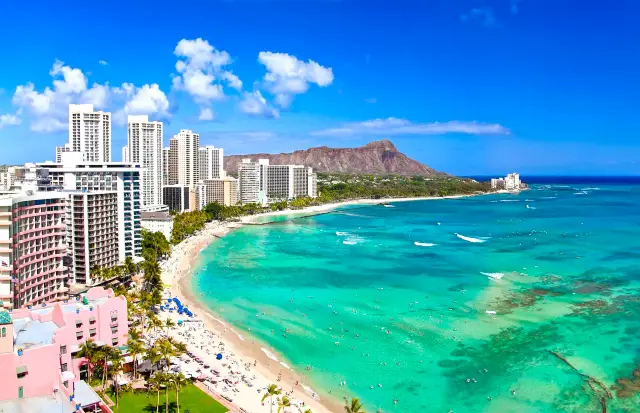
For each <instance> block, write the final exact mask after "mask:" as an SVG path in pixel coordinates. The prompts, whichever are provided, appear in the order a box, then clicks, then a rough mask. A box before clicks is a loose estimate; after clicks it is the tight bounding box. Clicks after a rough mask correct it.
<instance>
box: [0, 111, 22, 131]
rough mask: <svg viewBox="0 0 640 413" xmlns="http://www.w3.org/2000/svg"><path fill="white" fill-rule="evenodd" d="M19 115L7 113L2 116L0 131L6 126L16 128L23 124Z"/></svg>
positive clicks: (0, 116) (0, 118)
mask: <svg viewBox="0 0 640 413" xmlns="http://www.w3.org/2000/svg"><path fill="white" fill-rule="evenodd" d="M18 115H19V113H16V114H12V113H5V114H4V115H0V129H2V128H4V127H5V126H16V125H19V124H21V123H22V119H21V118H20V117H19V116H18Z"/></svg>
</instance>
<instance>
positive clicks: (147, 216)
mask: <svg viewBox="0 0 640 413" xmlns="http://www.w3.org/2000/svg"><path fill="white" fill-rule="evenodd" d="M142 228H144V229H146V230H147V231H150V232H161V233H162V235H164V237H165V238H166V239H167V240H170V239H171V231H172V230H173V217H172V216H171V215H170V214H169V213H168V212H146V211H142Z"/></svg>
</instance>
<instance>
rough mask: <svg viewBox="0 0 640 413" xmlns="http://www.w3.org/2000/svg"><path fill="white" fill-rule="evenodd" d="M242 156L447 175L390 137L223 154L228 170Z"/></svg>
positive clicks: (320, 167) (351, 169)
mask: <svg viewBox="0 0 640 413" xmlns="http://www.w3.org/2000/svg"><path fill="white" fill-rule="evenodd" d="M243 158H251V159H254V160H255V159H269V163H271V164H294V165H305V166H310V167H312V168H313V170H314V172H333V173H351V174H372V175H386V174H396V175H405V176H413V175H420V176H446V174H445V173H443V172H439V171H436V170H435V169H433V168H431V167H429V166H427V165H424V164H422V163H420V162H418V161H416V160H414V159H411V158H409V157H408V156H406V155H405V154H403V153H402V152H400V151H399V150H398V148H396V146H395V145H394V144H393V142H391V141H390V140H387V139H383V140H377V141H371V142H369V143H367V144H365V145H363V146H359V147H356V148H330V147H328V146H318V147H314V148H309V149H300V150H296V151H293V152H289V153H280V154H268V153H256V154H248V155H229V156H225V157H224V167H225V170H226V171H228V172H229V173H231V174H235V173H236V172H237V171H238V163H240V162H241V160H242V159H243Z"/></svg>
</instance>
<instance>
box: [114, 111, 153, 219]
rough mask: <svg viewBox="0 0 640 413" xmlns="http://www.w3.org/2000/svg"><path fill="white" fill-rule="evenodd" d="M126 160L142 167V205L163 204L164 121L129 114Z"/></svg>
mask: <svg viewBox="0 0 640 413" xmlns="http://www.w3.org/2000/svg"><path fill="white" fill-rule="evenodd" d="M127 125H128V127H127V146H126V147H125V148H127V149H126V151H125V150H124V149H123V157H124V154H125V152H126V155H127V159H123V161H124V162H129V163H137V164H140V166H141V167H142V179H141V183H142V206H143V207H148V206H152V205H161V204H162V122H158V121H153V122H149V117H148V116H146V115H142V116H129V117H128V119H127Z"/></svg>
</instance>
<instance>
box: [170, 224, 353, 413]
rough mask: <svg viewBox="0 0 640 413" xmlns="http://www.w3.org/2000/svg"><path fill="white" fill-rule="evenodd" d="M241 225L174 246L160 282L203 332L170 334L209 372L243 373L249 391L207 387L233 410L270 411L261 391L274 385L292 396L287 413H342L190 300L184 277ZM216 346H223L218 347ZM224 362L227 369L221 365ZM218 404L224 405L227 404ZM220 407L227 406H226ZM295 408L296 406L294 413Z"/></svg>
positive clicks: (191, 329) (212, 229) (190, 327)
mask: <svg viewBox="0 0 640 413" xmlns="http://www.w3.org/2000/svg"><path fill="white" fill-rule="evenodd" d="M239 226H242V224H241V223H219V222H211V223H209V224H207V226H206V228H205V229H204V230H203V231H202V232H201V233H200V234H198V235H196V236H194V237H191V238H189V239H187V240H185V241H184V242H182V243H180V244H179V245H177V246H176V247H175V248H174V250H173V251H172V256H171V258H170V259H169V260H168V261H167V262H165V263H163V265H162V270H163V271H162V274H163V282H164V283H165V284H167V285H168V286H169V292H170V295H171V296H172V297H179V299H180V301H181V302H182V303H183V304H184V305H187V306H188V307H189V308H190V309H191V311H192V312H194V313H195V314H196V317H194V318H195V319H197V320H201V321H202V323H201V324H202V326H201V327H198V326H196V324H200V323H191V322H190V323H185V327H176V328H174V329H173V330H172V331H171V332H170V334H171V335H172V336H174V337H175V338H177V339H180V340H181V341H183V342H185V343H186V344H187V347H188V348H189V351H191V352H192V353H194V354H196V355H198V356H199V357H200V358H202V359H203V360H205V362H206V363H207V364H208V365H209V366H211V367H212V368H215V369H217V370H218V371H227V367H232V366H233V370H234V371H241V372H242V375H244V376H246V377H247V378H253V380H250V383H251V384H252V387H248V385H247V384H246V383H245V382H243V381H240V382H239V383H238V385H236V386H235V388H236V389H237V390H238V392H234V391H232V390H229V391H227V392H225V391H223V390H222V389H223V388H224V387H225V386H218V388H213V387H211V386H210V389H211V390H212V393H213V394H214V396H217V397H216V398H217V399H219V400H220V398H219V397H220V395H225V396H227V397H230V398H231V399H232V400H233V402H232V404H233V406H234V407H236V409H235V410H237V411H240V408H242V409H244V410H245V411H246V412H250V413H253V412H265V413H266V412H270V411H271V409H270V405H269V399H267V400H265V402H264V404H263V403H262V402H261V399H262V395H263V394H264V388H266V387H267V386H269V385H270V384H276V385H278V387H280V388H281V389H282V392H283V395H284V394H285V392H290V393H291V395H290V396H289V399H290V400H291V403H292V408H290V409H288V411H300V412H303V411H306V409H311V411H312V412H314V413H320V412H338V411H342V410H343V408H342V406H341V405H340V404H338V403H336V402H335V401H334V400H331V399H330V398H322V400H321V399H320V396H319V395H318V394H317V393H316V392H314V390H312V389H311V387H310V386H309V384H308V383H305V381H304V380H303V378H302V377H301V376H299V375H298V374H296V372H294V371H293V370H291V369H289V368H288V367H287V366H285V364H284V363H282V362H281V361H280V360H277V361H276V360H274V359H272V358H270V357H269V356H268V355H267V354H266V353H265V352H264V351H263V350H262V349H263V348H266V346H264V345H263V344H261V343H259V342H257V341H254V340H252V338H250V337H249V336H247V335H248V334H247V333H250V332H244V331H237V330H236V329H235V328H234V327H232V326H230V325H228V324H227V323H225V322H224V321H223V320H221V319H219V318H217V317H216V316H215V315H214V314H212V312H211V310H209V309H207V308H205V307H204V306H203V305H202V304H201V303H200V302H199V300H197V299H196V297H194V296H193V293H192V291H191V288H190V286H189V283H190V279H189V277H188V276H189V275H190V273H191V266H192V265H193V264H194V262H195V261H196V259H197V255H198V254H199V253H200V251H201V250H202V249H203V248H205V247H206V246H207V245H208V244H209V243H210V242H211V241H212V240H213V239H215V238H217V237H222V236H224V235H225V234H226V233H228V232H229V231H231V230H232V229H234V228H237V227H239ZM160 316H161V317H162V318H168V317H170V318H172V319H174V321H176V319H177V318H184V317H179V316H177V314H175V313H167V312H161V313H160ZM185 334H188V337H187V338H188V339H185ZM220 342H222V343H224V344H223V345H222V346H220ZM220 349H223V351H222V350H220ZM267 350H268V351H269V353H270V354H269V355H270V356H271V357H274V353H275V351H273V350H271V349H267ZM218 351H220V352H222V353H223V354H224V356H225V358H224V359H223V360H222V361H218V360H215V354H217V353H218ZM223 363H224V364H226V366H222V364H223ZM229 370H231V369H229ZM237 376H238V377H239V376H240V375H237ZM220 401H222V402H225V400H220ZM274 403H275V401H274ZM302 403H304V408H302ZM224 404H225V405H227V406H229V403H228V402H225V403H224ZM294 404H298V406H299V407H298V408H296V409H295V410H294V408H293V405H294ZM273 408H274V409H273V410H274V411H275V410H277V403H276V404H274V406H273Z"/></svg>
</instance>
